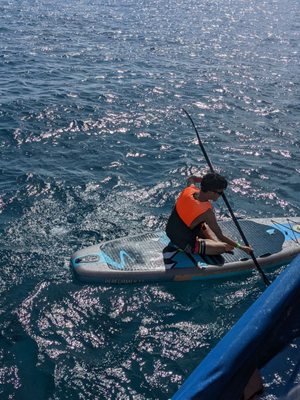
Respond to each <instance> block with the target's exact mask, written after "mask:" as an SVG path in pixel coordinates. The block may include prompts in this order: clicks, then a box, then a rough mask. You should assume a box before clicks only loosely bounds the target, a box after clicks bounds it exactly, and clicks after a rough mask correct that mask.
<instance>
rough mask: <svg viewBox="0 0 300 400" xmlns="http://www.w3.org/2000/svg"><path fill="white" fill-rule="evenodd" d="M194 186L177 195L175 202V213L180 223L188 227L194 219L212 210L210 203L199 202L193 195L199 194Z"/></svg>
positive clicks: (198, 190)
mask: <svg viewBox="0 0 300 400" xmlns="http://www.w3.org/2000/svg"><path fill="white" fill-rule="evenodd" d="M199 192H200V189H198V188H197V187H196V186H195V185H191V186H188V187H187V188H185V189H184V190H183V191H182V192H181V193H180V195H179V197H178V200H177V202H176V206H175V207H176V211H177V213H178V215H179V217H180V218H181V219H182V221H183V222H184V223H185V224H186V225H187V226H188V227H190V226H191V224H192V222H193V221H194V219H195V218H197V217H199V215H202V214H204V213H205V212H206V211H207V210H210V209H212V205H211V203H210V201H199V200H197V199H195V197H194V194H195V193H199Z"/></svg>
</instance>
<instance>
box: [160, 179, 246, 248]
mask: <svg viewBox="0 0 300 400" xmlns="http://www.w3.org/2000/svg"><path fill="white" fill-rule="evenodd" d="M196 183H200V187H201V189H199V188H198V187H197V186H196V185H195V184H196ZM226 188H227V180H226V179H225V178H224V177H223V176H221V175H219V174H217V173H215V172H213V173H208V174H206V175H204V176H203V177H202V178H200V177H196V176H191V177H189V178H188V180H187V187H186V188H185V189H184V190H183V191H182V192H181V193H180V195H179V197H178V199H177V201H176V204H175V207H174V209H173V211H172V213H171V215H170V217H169V220H168V222H167V227H166V233H167V235H168V237H169V239H170V240H171V242H172V243H173V244H175V245H176V246H177V247H179V248H180V249H182V250H184V251H185V252H187V253H190V254H200V255H203V256H204V255H208V256H209V255H218V254H222V253H225V252H231V251H232V250H233V249H234V248H235V247H236V248H239V249H241V250H243V251H245V252H246V253H247V254H249V253H250V252H251V251H252V248H251V247H248V246H243V245H241V244H239V243H237V242H235V241H234V240H232V239H230V238H229V237H227V236H225V235H224V234H223V232H222V230H221V228H220V226H219V225H218V222H217V219H216V216H215V213H214V211H213V206H212V204H211V201H216V200H218V199H219V197H220V196H221V195H222V194H223V191H224V190H225V189H226Z"/></svg>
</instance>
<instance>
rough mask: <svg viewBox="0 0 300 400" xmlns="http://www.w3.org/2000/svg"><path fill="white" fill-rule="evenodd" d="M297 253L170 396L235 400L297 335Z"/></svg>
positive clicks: (299, 322) (299, 267) (299, 294)
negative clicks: (256, 373) (254, 373)
mask: <svg viewBox="0 0 300 400" xmlns="http://www.w3.org/2000/svg"><path fill="white" fill-rule="evenodd" d="M299 310H300V256H297V257H296V258H295V259H294V260H293V262H292V263H291V264H290V266H289V267H288V268H287V269H286V270H285V271H284V272H282V273H281V274H280V275H279V276H278V277H277V278H276V280H275V281H274V282H273V283H272V284H271V285H270V286H269V287H268V288H267V289H266V290H265V291H264V293H263V294H262V295H261V296H260V297H259V298H258V299H257V301H255V303H254V304H253V305H252V306H251V307H250V308H249V309H248V310H247V311H246V312H245V314H244V315H243V316H242V317H241V318H240V320H239V321H238V322H237V323H236V324H235V325H234V326H233V328H232V329H231V330H230V331H229V332H228V333H227V334H226V336H225V337H224V338H223V339H222V340H221V341H220V342H219V343H218V344H217V346H216V347H215V348H214V349H213V350H212V351H211V352H210V353H209V354H208V355H207V357H206V358H205V359H204V360H203V361H202V362H201V364H200V365H199V366H198V367H197V368H196V369H195V370H194V371H193V372H192V374H191V375H190V376H189V378H188V379H187V380H186V381H185V382H184V383H183V385H182V386H181V388H180V389H179V390H178V392H177V393H176V394H175V395H174V396H173V398H172V399H173V400H188V399H201V400H235V399H240V398H242V396H243V391H244V388H245V386H246V385H247V383H248V381H249V379H250V377H251V376H252V374H253V372H254V371H255V369H261V368H262V367H263V366H264V365H265V364H266V363H267V362H268V361H270V360H271V359H272V358H273V357H274V356H275V355H276V354H277V353H278V352H279V351H281V350H282V349H283V348H284V347H285V346H286V345H287V344H288V343H290V342H291V341H292V340H293V339H295V338H296V337H299V336H300V312H299Z"/></svg>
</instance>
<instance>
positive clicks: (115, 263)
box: [101, 250, 134, 270]
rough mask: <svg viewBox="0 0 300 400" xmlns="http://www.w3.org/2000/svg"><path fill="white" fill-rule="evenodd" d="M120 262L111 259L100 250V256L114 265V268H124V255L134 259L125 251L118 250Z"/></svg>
mask: <svg viewBox="0 0 300 400" xmlns="http://www.w3.org/2000/svg"><path fill="white" fill-rule="evenodd" d="M119 255H120V262H118V261H115V260H113V259H112V258H111V257H110V256H109V255H108V254H106V253H105V252H104V251H102V252H101V257H102V259H103V261H104V262H106V264H108V265H110V266H112V267H114V268H115V269H119V270H124V269H125V267H126V260H125V257H127V258H128V259H129V260H130V261H134V259H133V258H132V257H130V255H129V254H128V253H126V251H124V250H120V253H119Z"/></svg>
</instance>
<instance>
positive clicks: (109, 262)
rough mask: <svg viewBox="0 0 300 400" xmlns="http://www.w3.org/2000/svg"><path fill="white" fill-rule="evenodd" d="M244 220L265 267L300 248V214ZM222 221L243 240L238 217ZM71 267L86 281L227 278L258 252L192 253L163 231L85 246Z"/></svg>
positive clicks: (244, 267) (243, 225)
mask: <svg viewBox="0 0 300 400" xmlns="http://www.w3.org/2000/svg"><path fill="white" fill-rule="evenodd" d="M239 223H240V225H241V228H242V230H243V231H244V233H245V235H246V237H247V239H248V241H249V243H250V244H251V245H252V247H253V249H254V254H255V256H256V258H257V260H258V262H259V264H260V266H261V267H262V268H263V269H265V268H270V267H278V266H281V265H284V264H287V263H288V262H289V261H290V260H291V259H292V258H293V257H295V256H296V255H297V254H298V253H300V217H292V218H274V219H267V218H263V219H245V220H239ZM219 224H220V226H221V228H222V231H223V232H224V234H226V235H228V236H229V237H231V238H233V239H234V240H237V241H241V239H240V235H239V233H238V230H237V228H236V226H235V224H234V223H233V221H231V220H230V221H221V222H219ZM71 269H72V272H73V273H74V276H75V277H76V278H77V279H79V280H81V281H83V282H98V283H109V284H114V283H116V284H117V283H120V284H126V283H140V282H159V281H189V280H202V279H211V278H223V277H229V276H232V275H233V274H240V273H241V272H243V271H249V270H253V269H255V266H254V263H253V260H252V258H251V257H250V256H249V255H247V254H246V253H245V252H243V251H241V250H239V249H235V250H234V253H233V254H223V255H222V257H220V256H217V257H209V256H206V257H205V258H203V257H200V256H198V255H193V256H191V255H189V254H186V253H185V252H183V251H181V250H179V249H177V248H176V247H174V246H173V245H172V243H170V241H169V239H168V237H167V236H166V234H165V233H164V232H162V231H158V232H149V233H145V234H141V235H135V236H128V237H123V238H119V239H115V240H110V241H106V242H103V243H100V244H96V245H93V246H90V247H86V248H84V249H82V250H79V251H77V252H75V253H74V254H73V255H72V257H71Z"/></svg>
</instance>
